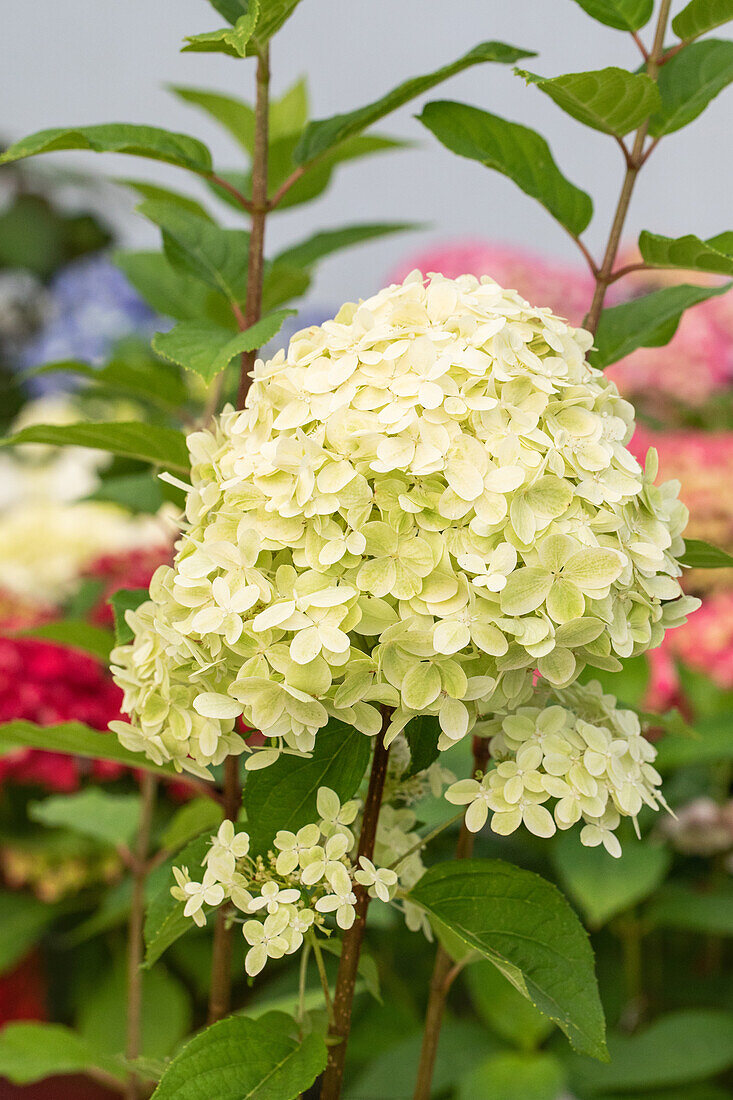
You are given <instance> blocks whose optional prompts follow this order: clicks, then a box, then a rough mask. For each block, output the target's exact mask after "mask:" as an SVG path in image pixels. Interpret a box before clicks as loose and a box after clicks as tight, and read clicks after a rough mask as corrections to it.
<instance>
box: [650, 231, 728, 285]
mask: <svg viewBox="0 0 733 1100" xmlns="http://www.w3.org/2000/svg"><path fill="white" fill-rule="evenodd" d="M728 236H729V234H719V235H718V236H717V237H711V238H710V239H709V240H707V241H704V240H701V239H700V237H696V236H695V235H694V234H693V233H688V234H687V235H686V236H684V237H660V236H659V235H658V234H657V233H648V232H647V230H646V229H645V230H644V231H643V232H642V233H641V235H640V236H639V251H640V252H641V256H642V259H643V260H644V261H645V263H647V264H649V265H650V266H651V267H680V268H684V269H686V270H688V271H708V272H710V273H711V274H713V275H728V276H731V275H733V247H731V249H730V251H723V250H722V249H721V248H719V247H716V246H715V242H720V241H721V240H722V241H724V242H725V243H726V244H727V243H728V240H727V238H728ZM731 244H733V242H731Z"/></svg>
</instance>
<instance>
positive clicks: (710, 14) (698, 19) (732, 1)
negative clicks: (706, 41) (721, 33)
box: [672, 0, 733, 42]
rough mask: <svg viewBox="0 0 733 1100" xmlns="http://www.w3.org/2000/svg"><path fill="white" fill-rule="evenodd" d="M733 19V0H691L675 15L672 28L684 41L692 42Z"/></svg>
mask: <svg viewBox="0 0 733 1100" xmlns="http://www.w3.org/2000/svg"><path fill="white" fill-rule="evenodd" d="M731 19H733V0H690V3H689V4H688V5H687V7H685V8H683V9H682V11H681V12H679V13H678V14H677V15H675V17H674V19H673V20H672V30H673V31H674V33H675V34H676V35H677V37H678V38H681V39H682V41H683V42H690V41H691V40H692V39H693V38H699V37H700V35H701V34H707V32H708V31H712V30H714V29H715V27H720V26H721V25H722V24H723V23H727V22H729V20H731Z"/></svg>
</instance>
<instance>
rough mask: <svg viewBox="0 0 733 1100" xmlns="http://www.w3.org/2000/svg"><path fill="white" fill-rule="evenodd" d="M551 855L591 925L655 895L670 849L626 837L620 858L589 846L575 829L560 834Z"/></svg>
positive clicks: (602, 922)
mask: <svg viewBox="0 0 733 1100" xmlns="http://www.w3.org/2000/svg"><path fill="white" fill-rule="evenodd" d="M552 857H553V861H554V863H555V866H556V868H557V871H558V874H559V876H560V880H561V882H562V885H563V886H564V888H565V889H566V890H567V892H568V894H569V895H570V897H571V898H572V899H573V901H575V902H576V903H577V905H578V906H579V907H580V910H581V912H582V913H583V916H584V917H585V919H586V920H587V922H588V924H589V925H590V926H591V928H600V927H601V925H603V924H606V923H607V922H608V921H609V920H610V919H611V917H615V916H616V915H617V914H618V913H624V912H625V911H626V910H627V909H630V908H631V906H632V905H636V904H637V902H640V901H643V900H644V899H645V898H648V897H649V895H650V894H652V893H653V892H654V891H655V890H656V889H657V887H658V886H659V885H660V883H661V882H662V881H663V880H664V876H665V875H666V874H667V871H668V870H669V865H670V863H671V855H670V853H669V851H668V850H667V849H666V848H664V847H662V846H661V845H658V844H651V843H650V842H649V841H648V840H636V839H634V840H626V841H624V846H623V855H622V856H621V859H614V858H613V857H612V856H609V855H608V853H607V852H606V851H605V849H603V848H586V847H585V845H583V844H581V843H580V837H579V836H578V834H577V833H576V832H575V831H574V830H570V831H568V832H566V833H561V834H560V835H559V836H558V837H557V839H556V840H555V843H554V844H553V847H552Z"/></svg>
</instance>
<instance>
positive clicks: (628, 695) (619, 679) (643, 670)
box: [580, 653, 650, 707]
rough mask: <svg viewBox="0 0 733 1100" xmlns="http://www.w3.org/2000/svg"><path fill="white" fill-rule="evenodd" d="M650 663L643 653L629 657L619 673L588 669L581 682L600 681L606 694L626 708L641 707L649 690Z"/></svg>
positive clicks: (582, 675)
mask: <svg viewBox="0 0 733 1100" xmlns="http://www.w3.org/2000/svg"><path fill="white" fill-rule="evenodd" d="M649 676H650V672H649V662H648V660H647V658H646V657H645V655H644V654H643V653H640V654H639V655H638V656H637V657H629V658H628V659H627V660H625V661H624V662H623V666H622V668H621V669H620V670H619V671H618V672H606V671H605V670H601V669H597V668H586V669H584V670H583V673H582V674H581V677H580V682H581V683H583V684H587V683H588V681H589V680H598V681H599V682H600V684H601V686H602V688H603V690H604V692H610V693H611V695H615V696H616V698H617V699H619V700H621V702H622V703H623V704H624V705H625V706H631V707H640V706H641V705H642V701H643V699H644V697H645V695H646V693H647V690H648V688H649Z"/></svg>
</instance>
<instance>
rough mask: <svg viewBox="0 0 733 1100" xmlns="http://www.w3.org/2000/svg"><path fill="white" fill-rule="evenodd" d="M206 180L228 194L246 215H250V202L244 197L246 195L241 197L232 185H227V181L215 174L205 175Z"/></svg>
mask: <svg viewBox="0 0 733 1100" xmlns="http://www.w3.org/2000/svg"><path fill="white" fill-rule="evenodd" d="M206 179H208V180H211V182H212V183H215V184H216V185H217V187H221V188H222V190H224V191H226V192H227V193H228V194H230V195H231V196H232V198H233V199H236V201H237V202H238V203H239V205H240V206H241V207H242V209H243V210H246V211H247V213H248V214H251V213H252V203H251V201H250V200H249V199H248V198H247V197H246V195H243V194H242V192H241V191H239V190H238V189H237V188H236V187H235V186H234V184H232V183H229V181H228V180H225V179H222V177H221V176H217V175H216V173H215V172H209V173H206Z"/></svg>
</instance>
